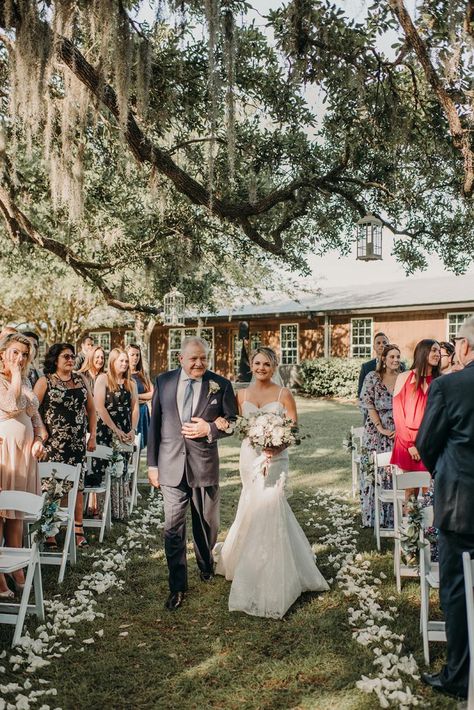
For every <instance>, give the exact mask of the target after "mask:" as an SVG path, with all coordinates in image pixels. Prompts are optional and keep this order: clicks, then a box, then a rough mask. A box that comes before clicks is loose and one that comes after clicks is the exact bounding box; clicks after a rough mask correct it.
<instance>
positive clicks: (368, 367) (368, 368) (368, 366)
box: [357, 333, 389, 398]
mask: <svg viewBox="0 0 474 710" xmlns="http://www.w3.org/2000/svg"><path fill="white" fill-rule="evenodd" d="M388 343H389V340H388V338H387V336H386V335H385V333H376V334H375V335H374V351H375V357H374V358H373V359H372V360H368V361H367V362H364V363H362V365H361V368H360V374H359V384H358V385H357V397H358V398H359V397H360V393H361V392H362V386H363V384H364V380H365V378H366V377H367V375H368V374H369V372H374V370H375V369H376V367H377V362H378V360H379V359H380V357H381V355H382V352H383V349H384V347H385V346H386V345H388Z"/></svg>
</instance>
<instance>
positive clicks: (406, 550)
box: [400, 495, 437, 567]
mask: <svg viewBox="0 0 474 710" xmlns="http://www.w3.org/2000/svg"><path fill="white" fill-rule="evenodd" d="M424 507H426V506H424V505H422V503H421V502H420V501H419V500H418V498H417V497H416V496H414V495H412V496H410V498H409V499H408V500H407V501H406V503H405V511H406V514H407V515H406V521H404V522H403V523H402V525H401V526H400V545H401V548H402V555H403V557H404V559H405V562H406V564H407V565H409V566H410V567H416V565H417V564H418V554H419V550H420V547H422V544H420V530H421V528H422V527H423V508H424ZM424 532H425V544H424V545H423V546H426V545H431V544H434V543H436V542H437V535H436V529H435V528H433V527H429V528H425V530H424Z"/></svg>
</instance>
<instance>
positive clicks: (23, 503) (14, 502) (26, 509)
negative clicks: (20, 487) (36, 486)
mask: <svg viewBox="0 0 474 710" xmlns="http://www.w3.org/2000/svg"><path fill="white" fill-rule="evenodd" d="M43 501H44V497H43V496H37V495H36V494H35V493H27V492H26V491H1V492H0V510H15V511H17V512H18V513H25V514H26V515H31V516H32V517H34V519H35V520H36V519H37V518H39V517H40V515H41V511H42V510H43Z"/></svg>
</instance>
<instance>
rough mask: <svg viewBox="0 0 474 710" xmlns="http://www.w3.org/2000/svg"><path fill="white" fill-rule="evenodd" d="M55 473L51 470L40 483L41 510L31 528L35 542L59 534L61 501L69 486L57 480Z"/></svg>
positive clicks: (61, 518) (64, 481)
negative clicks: (42, 497) (42, 495)
mask: <svg viewBox="0 0 474 710" xmlns="http://www.w3.org/2000/svg"><path fill="white" fill-rule="evenodd" d="M56 474H57V471H56V469H54V468H53V470H52V471H51V476H50V477H49V478H44V479H43V480H42V482H41V490H42V492H43V494H44V503H43V509H42V511H41V516H40V518H39V519H38V520H37V521H36V522H35V523H33V525H32V526H31V532H32V533H33V535H34V537H33V539H34V540H35V542H43V541H44V540H46V538H48V537H54V536H55V535H57V533H58V532H59V523H60V522H61V521H62V520H63V515H62V513H61V511H60V506H61V500H62V498H63V497H64V496H65V495H67V494H68V492H69V490H70V488H71V484H70V482H68V481H67V480H66V479H63V480H58V479H57V478H56Z"/></svg>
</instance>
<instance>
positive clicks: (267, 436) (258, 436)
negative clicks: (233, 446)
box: [235, 412, 305, 449]
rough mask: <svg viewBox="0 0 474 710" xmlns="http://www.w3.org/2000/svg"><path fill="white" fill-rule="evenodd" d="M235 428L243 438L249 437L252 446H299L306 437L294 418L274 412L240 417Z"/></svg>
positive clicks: (271, 447) (262, 447)
mask: <svg viewBox="0 0 474 710" xmlns="http://www.w3.org/2000/svg"><path fill="white" fill-rule="evenodd" d="M235 430H236V431H237V433H238V434H239V436H240V438H241V439H246V438H248V439H249V441H250V444H251V446H253V447H254V448H261V449H278V448H280V447H282V446H297V445H298V444H300V443H301V440H302V439H303V438H305V437H304V436H302V435H301V433H300V430H299V427H298V425H297V424H296V423H295V422H294V421H293V419H290V418H289V417H287V416H285V415H282V414H275V413H273V412H258V413H257V414H253V415H251V416H249V417H238V418H237V422H236V426H235Z"/></svg>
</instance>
